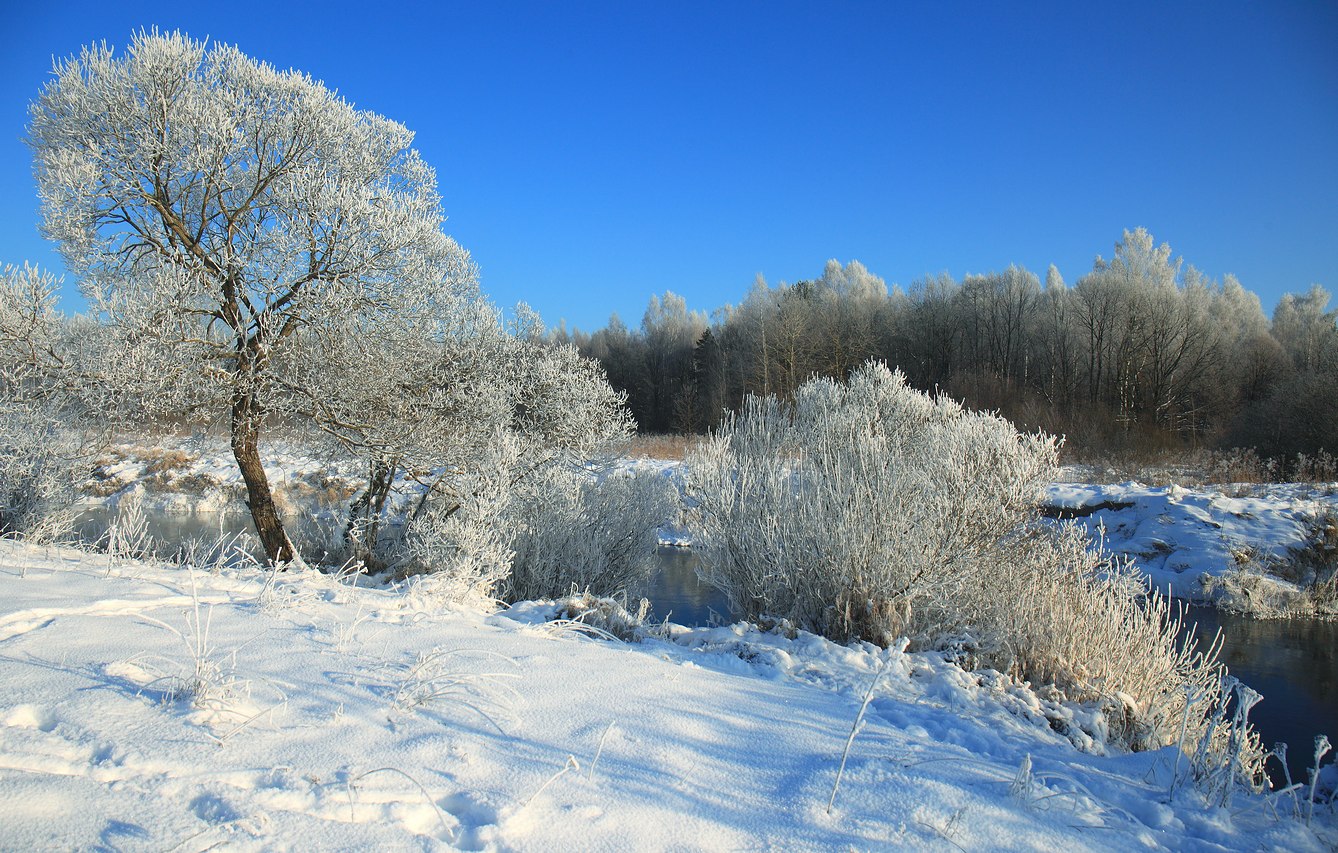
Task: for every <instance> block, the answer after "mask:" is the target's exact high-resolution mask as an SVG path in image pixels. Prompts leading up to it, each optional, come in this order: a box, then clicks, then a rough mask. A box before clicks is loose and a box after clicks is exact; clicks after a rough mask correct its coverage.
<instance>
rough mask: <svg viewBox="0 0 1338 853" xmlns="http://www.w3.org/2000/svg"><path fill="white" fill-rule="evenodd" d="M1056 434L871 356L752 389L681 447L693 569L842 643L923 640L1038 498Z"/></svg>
mask: <svg viewBox="0 0 1338 853" xmlns="http://www.w3.org/2000/svg"><path fill="white" fill-rule="evenodd" d="M1056 461H1057V456H1056V447H1055V442H1054V440H1053V439H1051V438H1049V437H1046V436H1042V435H1022V434H1020V433H1018V431H1017V430H1016V429H1014V428H1013V427H1012V425H1011V424H1009V423H1008V422H1007V421H1005V420H1004V419H1002V418H999V417H996V416H993V415H989V414H982V413H977V412H970V411H967V410H965V409H963V408H962V407H961V406H960V405H959V404H957V403H955V402H953V401H951V400H948V399H946V398H942V397H940V398H939V399H932V398H930V397H929V396H928V395H926V394H923V393H921V392H918V391H915V390H913V389H912V388H910V387H908V386H907V384H906V380H905V377H904V376H903V375H902V374H901V373H900V372H899V371H898V372H895V373H894V372H892V371H890V370H888V369H887V368H886V367H885V366H883V365H881V364H878V363H869V364H867V365H865V366H864V367H861V368H859V369H858V370H856V371H855V372H854V373H853V374H852V375H851V376H850V379H849V382H848V383H846V384H842V383H838V382H835V381H833V380H830V379H825V378H820V379H813V380H811V381H809V382H808V383H806V384H805V385H803V386H802V387H801V388H799V390H798V392H797V393H796V394H795V398H794V402H793V403H788V402H781V401H779V400H777V399H775V398H771V397H767V398H758V397H750V398H749V399H748V400H747V401H746V402H745V404H744V407H743V411H742V412H741V413H740V414H738V415H737V416H733V417H730V418H729V419H727V420H726V422H725V423H724V424H723V425H722V427H721V428H720V430H719V431H718V432H717V433H715V434H714V435H713V436H712V437H711V439H710V440H709V441H707V442H705V443H704V444H703V445H701V446H700V447H699V448H698V449H696V450H695V451H694V452H693V453H692V454H691V455H690V457H689V460H688V469H689V471H690V472H691V477H692V483H691V486H690V494H691V496H692V497H693V498H694V500H695V503H696V514H697V517H698V519H699V522H700V523H699V527H700V532H699V537H698V550H699V552H700V555H701V559H702V565H703V567H704V577H705V579H706V580H707V581H708V582H710V583H711V584H713V585H715V586H716V587H718V588H719V589H721V590H722V591H723V592H724V593H725V594H726V595H727V596H728V598H729V600H730V606H731V608H732V609H733V610H734V612H735V613H737V614H739V615H741V616H744V617H747V618H757V617H760V616H764V615H765V616H773V617H781V618H785V619H788V620H790V621H791V622H792V623H794V624H795V625H797V626H799V627H802V628H804V629H806V630H810V631H813V632H815V633H819V634H822V635H824V636H827V637H830V638H832V639H836V640H840V641H846V640H850V639H854V638H862V639H867V640H871V641H874V642H878V643H882V644H884V645H886V644H888V643H890V642H892V641H893V640H894V639H896V638H897V637H898V636H903V635H904V636H910V637H925V636H926V635H928V634H930V633H932V632H934V631H935V630H936V629H937V628H938V627H941V625H942V622H943V620H942V618H941V612H942V611H943V610H944V609H945V608H951V607H953V606H954V605H953V602H954V601H956V600H957V599H958V598H959V597H960V596H962V595H963V594H964V593H966V592H967V591H968V590H971V589H974V588H977V587H978V586H979V576H980V574H981V573H983V572H988V571H991V570H992V568H993V563H994V562H996V561H997V559H998V557H999V547H998V546H999V542H1000V539H1001V538H1002V537H1003V536H1004V535H1005V534H1007V533H1009V532H1010V531H1012V530H1013V529H1014V528H1016V527H1017V526H1018V525H1019V524H1020V523H1022V522H1024V521H1025V520H1026V519H1027V518H1028V517H1029V513H1030V512H1031V511H1032V510H1033V508H1034V507H1035V505H1036V502H1037V500H1038V497H1039V495H1040V490H1041V488H1042V486H1043V485H1044V484H1045V483H1046V482H1047V481H1048V480H1049V479H1050V478H1051V475H1052V472H1053V470H1054V467H1055V464H1056Z"/></svg>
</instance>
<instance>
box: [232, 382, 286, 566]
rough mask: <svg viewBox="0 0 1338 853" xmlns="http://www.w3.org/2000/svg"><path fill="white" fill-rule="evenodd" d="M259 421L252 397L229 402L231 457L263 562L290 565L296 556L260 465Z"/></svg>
mask: <svg viewBox="0 0 1338 853" xmlns="http://www.w3.org/2000/svg"><path fill="white" fill-rule="evenodd" d="M260 420H261V416H260V413H259V412H258V411H257V407H256V401H255V397H254V396H253V395H251V394H248V393H246V392H238V393H237V394H236V395H235V396H234V397H233V400H232V456H233V458H234V459H236V460H237V467H238V468H239V469H240V470H241V472H242V482H244V483H245V484H246V505H247V506H248V507H249V508H250V510H251V521H252V522H253V523H254V524H255V526H256V533H258V534H260V544H261V546H262V547H263V548H264V549H265V557H266V559H268V560H269V561H270V562H271V563H274V564H277V563H291V562H292V561H293V559H294V558H295V557H296V556H297V555H296V554H294V553H293V543H292V542H291V541H289V539H288V534H287V533H286V532H285V531H284V529H283V521H282V520H281V519H280V518H279V511H278V508H277V507H275V506H274V494H273V493H272V492H271V491H270V488H269V478H267V477H266V476H265V466H264V465H262V464H261V462H260Z"/></svg>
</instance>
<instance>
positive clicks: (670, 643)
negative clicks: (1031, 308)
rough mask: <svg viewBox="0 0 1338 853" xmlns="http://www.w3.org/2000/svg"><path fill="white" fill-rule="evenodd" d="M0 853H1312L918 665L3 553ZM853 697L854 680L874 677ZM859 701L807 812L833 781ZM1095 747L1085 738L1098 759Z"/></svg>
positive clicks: (1291, 837)
mask: <svg viewBox="0 0 1338 853" xmlns="http://www.w3.org/2000/svg"><path fill="white" fill-rule="evenodd" d="M0 602H3V603H2V604H0V683H3V684H5V686H6V688H5V691H4V693H3V694H0V847H3V848H5V849H44V848H52V847H57V848H66V849H84V848H114V849H129V850H133V849H155V850H159V849H182V850H204V849H209V848H211V847H219V846H222V847H226V848H228V849H240V850H248V849H256V850H259V849H265V850H274V849H280V850H282V849H359V848H360V849H371V848H376V849H463V850H537V849H582V850H600V849H607V850H628V849H638V850H657V849H734V848H743V847H747V848H757V847H762V848H781V849H788V850H819V849H846V848H855V849H897V848H904V847H911V848H924V849H942V850H952V849H957V848H961V849H1047V850H1048V849H1060V848H1063V849H1073V850H1108V849H1122V850H1123V849H1175V850H1184V849H1198V850H1217V849H1240V848H1260V847H1262V848H1274V849H1284V848H1285V849H1292V850H1319V849H1324V846H1325V845H1326V843H1327V844H1332V843H1333V842H1334V840H1335V839H1338V834H1336V832H1338V831H1336V828H1335V826H1334V817H1333V815H1332V812H1331V811H1327V810H1321V813H1320V814H1319V815H1317V817H1316V819H1315V822H1314V825H1313V826H1312V827H1311V828H1306V827H1305V826H1304V825H1303V824H1302V823H1300V822H1298V821H1295V820H1292V819H1290V818H1285V817H1284V818H1282V819H1279V818H1278V817H1276V816H1275V814H1274V812H1275V810H1276V811H1278V812H1279V813H1285V809H1283V807H1282V806H1283V804H1281V803H1280V802H1279V801H1275V800H1273V799H1270V798H1269V797H1265V796H1253V795H1247V794H1240V795H1238V796H1237V797H1236V799H1235V800H1234V802H1233V804H1232V807H1231V808H1229V809H1218V808H1211V807H1208V806H1206V805H1205V804H1204V802H1203V801H1202V798H1201V797H1200V796H1199V795H1198V794H1197V793H1196V792H1195V791H1194V789H1193V787H1192V786H1190V785H1184V786H1182V787H1181V788H1180V789H1179V790H1177V792H1176V793H1175V795H1174V797H1171V796H1170V794H1169V791H1170V787H1171V778H1172V772H1173V765H1174V764H1175V750H1174V749H1172V748H1168V749H1163V750H1160V751H1157V752H1151V753H1140V754H1125V755H1115V756H1103V755H1099V754H1096V753H1099V752H1101V751H1102V745H1101V742H1100V739H1099V737H1093V736H1092V733H1091V732H1089V733H1088V734H1087V737H1088V738H1090V739H1091V740H1090V742H1087V743H1085V744H1084V745H1085V746H1086V748H1087V749H1088V750H1089V752H1081V751H1079V750H1077V749H1075V748H1074V745H1073V743H1074V741H1073V740H1072V738H1066V737H1064V736H1063V735H1061V734H1060V733H1059V732H1058V731H1056V729H1059V728H1067V729H1069V730H1071V731H1082V730H1084V726H1086V728H1087V729H1093V728H1094V727H1093V725H1092V721H1091V720H1086V721H1084V720H1083V719H1082V714H1083V709H1082V708H1079V707H1073V706H1061V705H1058V704H1056V703H1054V702H1050V701H1047V700H1046V699H1045V698H1043V697H1040V696H1038V695H1037V694H1036V693H1035V692H1034V691H1032V690H1031V689H1030V688H1028V687H1026V686H1025V685H1018V684H1013V683H1011V682H1008V681H1007V680H1006V679H1004V678H1002V677H1001V676H997V675H996V674H992V673H984V674H979V673H966V672H963V671H962V670H960V669H958V668H956V667H954V666H951V665H949V664H946V663H944V662H943V660H942V659H941V657H939V656H936V655H933V654H903V653H901V652H899V651H897V650H896V649H893V650H882V649H878V648H876V647H873V646H869V645H859V646H851V647H843V646H838V645H835V644H833V643H830V642H828V641H826V640H822V639H820V638H818V637H815V636H813V635H808V634H798V635H796V636H793V637H787V636H786V635H785V634H784V633H782V632H763V631H761V630H759V629H757V628H755V627H748V626H745V625H742V624H740V625H734V626H729V627H721V628H710V629H687V628H682V627H677V626H673V627H671V628H670V631H669V635H668V636H667V637H664V638H659V639H654V638H652V639H647V640H646V641H645V642H642V643H634V644H622V643H610V642H605V641H599V640H592V639H589V638H582V637H581V636H580V635H579V634H578V633H576V632H572V631H558V632H556V633H555V632H552V631H550V630H547V629H546V628H545V627H544V626H545V625H546V624H547V620H549V619H551V618H552V617H553V616H554V615H555V613H556V610H557V607H556V605H553V604H551V603H542V602H538V603H533V602H532V603H525V604H522V605H519V606H517V607H516V608H513V609H512V610H511V611H504V612H499V613H494V614H488V613H486V612H483V611H479V610H471V609H466V608H460V607H452V608H436V607H427V606H424V602H423V601H422V599H418V598H415V597H414V596H412V595H406V594H404V593H403V592H399V591H395V590H390V589H359V588H353V587H349V586H347V585H343V584H339V583H336V582H332V581H331V579H330V578H329V577H328V576H325V575H320V574H318V573H314V572H311V573H305V572H292V573H287V574H283V575H278V576H268V577H267V576H266V575H265V574H264V573H262V572H259V571H257V570H238V571H235V572H230V571H226V570H225V571H224V572H222V573H219V574H214V573H210V572H205V571H194V572H191V571H188V570H185V569H181V568H178V567H172V566H166V565H162V564H155V563H149V562H138V561H133V560H118V561H116V562H115V563H114V564H109V562H108V558H107V557H105V556H97V555H91V554H88V553H85V552H80V551H75V550H64V549H50V550H43V549H38V548H34V547H32V546H26V545H22V544H18V543H13V542H0ZM880 673H881V677H879V674H880ZM875 678H877V679H878V681H877V684H876V685H875V688H874V690H873V691H872V698H871V699H870V701H869V705H868V708H867V711H866V714H865V716H864V720H863V724H862V726H861V727H860V730H859V731H858V732H857V733H856V736H855V739H854V741H853V744H852V746H851V749H850V755H849V760H848V763H847V765H846V767H845V771H844V775H843V778H842V780H841V786H840V790H839V792H838V794H837V796H836V800H835V806H834V808H833V809H832V811H831V813H830V814H828V813H827V809H826V807H827V802H828V800H829V798H830V796H831V793H832V788H833V784H834V782H835V781H836V774H837V769H838V765H839V761H840V757H841V751H842V749H843V747H844V746H845V744H846V741H847V738H848V737H849V735H850V729H851V724H852V722H853V721H854V720H855V718H856V715H857V713H858V711H859V707H860V704H861V701H862V699H863V697H864V695H865V693H866V691H867V690H868V688H869V684H870V683H871V681H873V680H874V679H875ZM1096 734H1099V732H1096Z"/></svg>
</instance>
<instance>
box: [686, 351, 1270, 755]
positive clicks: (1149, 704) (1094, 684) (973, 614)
mask: <svg viewBox="0 0 1338 853" xmlns="http://www.w3.org/2000/svg"><path fill="white" fill-rule="evenodd" d="M1055 464H1056V444H1055V441H1054V440H1053V439H1051V438H1049V437H1046V436H1044V435H1024V434H1021V433H1019V432H1018V431H1017V430H1016V429H1015V428H1014V427H1013V426H1012V425H1010V424H1009V423H1008V422H1007V421H1005V420H1003V419H1002V418H999V417H996V416H994V415H990V414H984V413H979V412H972V411H968V410H966V409H964V408H963V407H962V406H960V405H958V404H957V403H955V402H952V401H951V400H948V399H945V398H943V397H939V398H937V399H935V398H931V397H930V396H928V395H926V394H924V393H922V392H919V391H916V390H914V389H912V388H910V387H909V386H908V385H907V383H906V380H905V378H904V377H903V376H902V375H901V374H900V373H899V372H896V373H894V372H892V371H890V370H888V369H887V368H886V367H885V366H883V365H881V364H878V363H869V364H866V365H865V366H863V367H861V368H858V369H857V370H855V371H854V373H852V375H851V376H850V379H849V381H848V382H847V383H845V384H841V383H837V382H835V381H833V380H830V379H823V378H819V379H813V380H811V381H810V382H808V383H807V384H805V385H804V386H802V387H801V388H800V389H798V391H797V392H796V394H795V395H794V399H793V402H783V401H781V400H778V399H776V398H773V397H768V398H757V397H753V398H750V399H749V400H748V401H747V403H746V404H745V406H744V408H743V410H742V412H741V413H740V414H739V415H737V416H735V417H731V418H729V419H727V420H726V422H725V423H724V425H723V426H722V427H721V428H720V429H719V430H718V431H717V432H716V433H715V434H714V435H712V436H711V438H710V440H709V441H707V442H706V443H705V444H703V445H702V446H701V447H700V448H699V449H698V450H697V451H696V452H694V453H693V454H692V455H691V456H690V457H689V460H688V465H689V470H690V471H691V474H692V486H691V494H692V497H693V499H694V503H695V505H696V507H695V514H696V517H697V521H698V525H699V527H700V546H699V547H700V551H701V558H702V562H703V565H704V567H705V568H704V576H705V578H706V579H707V580H708V581H709V582H711V583H712V584H714V585H715V586H717V587H718V588H720V589H721V590H722V591H723V592H724V593H725V594H726V595H727V596H728V597H729V600H730V603H731V606H732V607H733V608H734V609H735V611H736V612H737V613H738V614H740V615H742V616H745V617H747V618H750V619H758V618H761V617H764V616H766V617H777V618H784V619H788V620H789V621H790V622H791V623H792V624H795V625H796V626H798V627H800V628H803V629H805V630H809V631H813V632H815V633H819V634H822V635H824V636H827V637H829V638H832V639H835V640H838V641H849V640H852V639H861V640H868V641H871V642H875V643H879V644H882V645H888V644H890V643H892V642H893V641H894V640H896V639H897V638H898V637H907V638H909V639H910V640H911V643H912V645H913V646H915V647H918V648H946V647H953V648H955V649H957V650H958V651H959V653H962V654H965V655H966V656H968V657H969V658H971V659H973V660H975V661H976V662H978V663H979V664H981V665H985V666H990V667H994V668H997V669H999V670H1001V671H1006V672H1011V673H1012V674H1013V675H1014V676H1016V677H1017V678H1020V679H1026V680H1029V681H1031V682H1033V683H1034V684H1037V685H1053V686H1054V687H1055V688H1056V689H1058V690H1060V691H1061V692H1062V693H1063V694H1064V695H1065V696H1067V697H1068V698H1070V699H1073V700H1077V701H1095V702H1098V703H1100V704H1101V705H1102V707H1103V709H1104V710H1105V712H1106V713H1105V716H1106V719H1107V721H1108V725H1109V730H1110V731H1109V733H1110V735H1111V736H1112V738H1113V739H1115V740H1116V741H1117V742H1121V743H1125V744H1127V745H1129V746H1130V747H1132V748H1150V747H1155V746H1161V745H1165V744H1167V743H1174V742H1176V739H1177V738H1181V739H1182V740H1183V741H1184V742H1185V743H1188V744H1190V745H1191V748H1193V744H1196V743H1199V742H1200V741H1201V740H1202V737H1201V736H1202V735H1203V734H1204V733H1205V732H1208V731H1209V730H1210V726H1211V716H1212V713H1213V711H1212V709H1213V708H1215V707H1217V704H1216V703H1215V701H1213V699H1214V697H1217V696H1219V695H1220V693H1221V690H1222V677H1223V675H1224V674H1225V673H1224V670H1223V668H1222V667H1221V666H1220V665H1219V664H1218V663H1217V662H1216V660H1215V658H1214V655H1213V654H1211V653H1208V654H1204V653H1200V652H1197V651H1196V650H1195V648H1194V647H1193V645H1192V644H1189V643H1186V642H1182V641H1181V640H1179V639H1178V638H1177V629H1178V627H1179V626H1178V621H1177V619H1176V617H1175V614H1174V613H1173V611H1172V609H1171V607H1170V605H1169V603H1168V602H1167V600H1166V599H1164V598H1162V597H1161V596H1159V595H1157V594H1156V593H1155V592H1152V591H1150V590H1148V589H1147V587H1146V586H1145V584H1143V583H1142V582H1141V581H1140V580H1139V578H1138V575H1137V574H1136V573H1134V572H1133V571H1131V570H1130V569H1128V568H1127V567H1126V566H1124V565H1122V564H1121V563H1119V562H1116V561H1114V560H1112V559H1110V558H1108V557H1107V556H1105V555H1103V554H1102V553H1100V552H1099V551H1096V550H1093V549H1092V548H1091V547H1090V546H1089V545H1088V543H1087V542H1086V540H1085V538H1084V537H1083V536H1082V535H1081V533H1080V532H1079V531H1077V530H1074V529H1071V528H1063V527H1054V526H1050V525H1047V524H1044V523H1042V522H1041V521H1040V519H1039V516H1038V514H1037V503H1038V497H1039V495H1040V489H1041V487H1042V485H1043V484H1044V483H1045V482H1047V481H1048V480H1050V479H1051V478H1052V477H1053V475H1054V466H1055ZM1182 727H1183V733H1182ZM1218 740H1221V738H1220V737H1215V738H1209V741H1211V742H1212V743H1216V741H1218ZM1247 740H1248V739H1247ZM1210 745H1211V744H1210ZM1247 745H1248V746H1249V747H1250V748H1249V749H1247V750H1245V755H1246V759H1247V761H1245V762H1244V764H1245V765H1246V766H1249V767H1254V766H1256V765H1257V764H1258V763H1259V762H1260V761H1261V760H1262V759H1261V756H1260V753H1259V749H1258V741H1257V738H1255V739H1254V740H1252V741H1248V744H1247ZM1219 747H1221V744H1217V745H1216V746H1212V748H1219ZM1251 762H1253V763H1251ZM1252 772H1253V771H1250V773H1252ZM1250 773H1246V774H1245V775H1250Z"/></svg>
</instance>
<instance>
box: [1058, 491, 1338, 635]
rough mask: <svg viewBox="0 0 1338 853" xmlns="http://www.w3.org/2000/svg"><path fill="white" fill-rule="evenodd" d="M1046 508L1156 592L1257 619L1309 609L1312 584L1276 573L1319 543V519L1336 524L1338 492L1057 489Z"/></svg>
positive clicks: (1334, 609) (1337, 612)
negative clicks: (1305, 591) (1305, 590)
mask: <svg viewBox="0 0 1338 853" xmlns="http://www.w3.org/2000/svg"><path fill="white" fill-rule="evenodd" d="M1045 501H1046V503H1047V504H1048V505H1049V506H1050V507H1052V508H1054V509H1055V510H1058V511H1061V512H1060V513H1058V514H1062V515H1063V516H1065V517H1073V520H1074V521H1075V522H1076V523H1079V524H1082V525H1084V526H1085V527H1086V528H1087V529H1088V531H1089V532H1090V534H1091V536H1092V537H1093V539H1098V540H1100V541H1101V542H1102V543H1103V544H1104V546H1105V547H1106V548H1107V549H1108V550H1110V551H1113V552H1114V553H1116V554H1122V555H1124V556H1126V557H1129V558H1130V559H1132V560H1133V562H1134V564H1135V565H1136V566H1137V567H1138V568H1139V569H1141V570H1142V571H1143V572H1144V573H1145V574H1147V576H1148V578H1149V580H1150V581H1151V582H1152V583H1153V584H1154V585H1155V586H1157V587H1158V588H1159V589H1161V590H1167V589H1169V590H1170V591H1171V594H1172V595H1175V596H1177V597H1179V598H1186V599H1190V600H1194V601H1204V602H1210V603H1214V604H1218V605H1219V606H1224V607H1227V608H1229V609H1233V610H1239V611H1243V612H1247V613H1252V614H1254V615H1259V616H1276V615H1282V614H1283V613H1285V612H1287V611H1288V610H1291V609H1297V608H1300V609H1302V610H1304V609H1306V608H1307V607H1308V606H1309V604H1308V603H1307V602H1306V601H1305V599H1304V596H1303V595H1302V594H1301V590H1302V587H1303V585H1304V580H1305V579H1304V578H1297V577H1284V576H1279V575H1280V573H1281V574H1284V575H1285V574H1286V573H1287V571H1286V567H1287V564H1288V563H1289V557H1290V554H1291V553H1292V552H1293V551H1296V550H1298V549H1302V548H1304V547H1306V546H1307V544H1309V543H1310V542H1311V541H1312V540H1313V539H1314V537H1315V535H1316V529H1315V525H1316V522H1317V520H1318V519H1321V518H1324V517H1325V516H1326V515H1328V516H1329V517H1331V518H1338V484H1318V485H1316V484H1297V483H1288V484H1267V485H1251V484H1237V485H1226V486H1203V487H1199V488H1195V489H1185V488H1181V487H1179V486H1146V485H1143V484H1142V483H1138V482H1125V483H1117V484H1111V485H1091V484H1087V483H1055V484H1053V485H1051V486H1050V488H1049V489H1048V490H1047V494H1046V499H1045ZM1329 615H1338V602H1335V603H1334V606H1333V607H1331V608H1330V613H1329Z"/></svg>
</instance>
